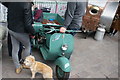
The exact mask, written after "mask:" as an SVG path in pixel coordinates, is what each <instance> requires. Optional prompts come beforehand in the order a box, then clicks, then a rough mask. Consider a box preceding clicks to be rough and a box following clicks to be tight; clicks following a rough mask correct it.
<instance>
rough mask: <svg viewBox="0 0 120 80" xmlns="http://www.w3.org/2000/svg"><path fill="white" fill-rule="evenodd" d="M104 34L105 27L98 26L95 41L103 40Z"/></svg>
mask: <svg viewBox="0 0 120 80" xmlns="http://www.w3.org/2000/svg"><path fill="white" fill-rule="evenodd" d="M104 34H105V29H104V28H101V27H99V28H98V29H97V31H96V33H95V37H94V38H95V40H97V41H101V40H103V37H104Z"/></svg>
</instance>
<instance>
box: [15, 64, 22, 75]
mask: <svg viewBox="0 0 120 80" xmlns="http://www.w3.org/2000/svg"><path fill="white" fill-rule="evenodd" d="M21 71H22V66H20V67H19V68H16V70H15V72H16V73H17V74H19V73H20V72H21Z"/></svg>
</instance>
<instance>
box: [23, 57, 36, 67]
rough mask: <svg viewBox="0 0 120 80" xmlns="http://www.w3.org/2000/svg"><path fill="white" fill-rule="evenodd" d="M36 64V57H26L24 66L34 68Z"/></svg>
mask: <svg viewBox="0 0 120 80" xmlns="http://www.w3.org/2000/svg"><path fill="white" fill-rule="evenodd" d="M34 62H35V57H34V56H31V55H30V56H28V57H26V59H25V61H24V64H25V65H26V66H29V67H30V66H32V64H33V63H34Z"/></svg>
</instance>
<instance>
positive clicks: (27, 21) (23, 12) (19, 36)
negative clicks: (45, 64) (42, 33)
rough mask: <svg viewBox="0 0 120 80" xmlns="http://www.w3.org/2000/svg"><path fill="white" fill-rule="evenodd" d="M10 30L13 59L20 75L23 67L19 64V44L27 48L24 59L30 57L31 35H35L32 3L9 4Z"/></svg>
mask: <svg viewBox="0 0 120 80" xmlns="http://www.w3.org/2000/svg"><path fill="white" fill-rule="evenodd" d="M6 5H7V6H6V7H7V8H8V16H7V18H8V19H7V20H8V29H9V33H10V36H11V41H12V59H13V62H14V64H15V68H16V69H15V71H16V73H20V72H21V70H22V66H21V65H20V63H19V59H18V51H19V47H20V46H19V43H20V42H21V44H22V45H23V46H24V47H25V50H24V53H23V54H24V58H25V57H27V56H29V55H30V50H31V45H30V39H29V34H34V32H35V31H34V28H33V27H32V21H33V20H32V10H31V7H32V4H31V2H8V3H6Z"/></svg>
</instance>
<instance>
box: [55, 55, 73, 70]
mask: <svg viewBox="0 0 120 80" xmlns="http://www.w3.org/2000/svg"><path fill="white" fill-rule="evenodd" d="M55 64H56V66H59V67H60V68H61V69H62V70H63V71H64V72H70V71H71V66H70V62H69V60H68V59H67V58H66V57H64V56H62V57H59V58H57V60H56V61H55Z"/></svg>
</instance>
